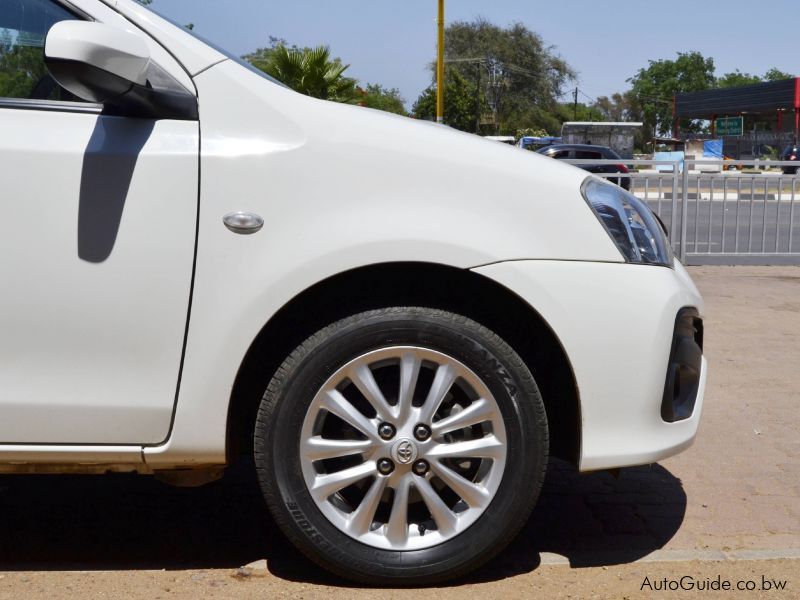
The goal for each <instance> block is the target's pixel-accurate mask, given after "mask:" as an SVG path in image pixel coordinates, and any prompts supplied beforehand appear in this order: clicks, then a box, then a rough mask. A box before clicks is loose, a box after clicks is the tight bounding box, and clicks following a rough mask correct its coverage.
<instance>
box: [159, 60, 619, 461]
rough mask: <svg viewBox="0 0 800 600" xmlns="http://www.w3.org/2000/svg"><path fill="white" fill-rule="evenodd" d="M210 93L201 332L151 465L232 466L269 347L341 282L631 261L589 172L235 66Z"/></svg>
mask: <svg viewBox="0 0 800 600" xmlns="http://www.w3.org/2000/svg"><path fill="white" fill-rule="evenodd" d="M196 84H197V86H198V90H199V94H200V97H201V98H202V102H201V108H200V118H201V121H202V123H203V126H202V136H203V139H202V147H203V157H202V169H201V172H202V182H201V189H202V200H201V202H202V210H201V214H200V234H199V240H200V243H199V247H198V259H197V265H198V269H197V276H196V279H195V296H194V303H193V306H192V320H191V324H190V328H189V337H188V341H187V354H186V362H185V366H184V372H183V377H182V383H181V392H180V397H179V399H178V406H177V413H176V419H175V428H174V430H173V434H172V439H171V440H170V444H169V445H168V446H167V447H165V448H158V449H154V448H148V449H146V450H145V456H146V459H147V462H148V464H151V465H155V464H157V461H158V462H160V461H161V460H166V461H167V462H168V463H172V461H174V460H175V459H176V457H181V458H182V459H185V461H186V462H187V463H190V464H194V463H197V464H203V463H207V462H209V461H210V460H212V459H213V457H215V456H219V455H220V453H221V452H222V451H223V450H224V447H225V446H224V444H225V427H226V418H225V417H226V415H227V412H228V399H229V397H230V390H231V388H232V386H233V382H234V380H235V377H236V374H237V372H238V369H239V365H240V364H241V360H242V358H243V357H244V355H245V353H246V352H247V349H248V348H249V347H250V344H251V343H252V342H253V339H254V337H255V334H256V333H257V332H258V331H259V330H260V329H261V327H262V326H263V325H265V324H266V323H267V321H268V320H269V318H270V317H271V316H272V315H273V314H275V313H276V312H277V311H278V310H279V309H280V308H281V307H282V306H283V305H284V304H286V303H287V302H288V301H289V300H291V299H292V298H293V297H295V296H296V295H298V294H299V293H300V292H302V291H304V290H305V289H307V288H309V287H311V286H312V285H314V284H315V283H317V282H319V281H322V280H324V279H326V278H328V277H330V276H332V275H336V274H337V273H341V272H344V271H348V270H350V269H354V268H357V267H361V266H365V265H369V264H379V263H387V262H404V261H410V262H414V261H419V262H430V263H438V264H443V265H448V266H454V267H460V268H469V267H472V266H476V265H481V264H488V263H493V262H497V261H501V260H508V259H523V258H534V259H556V258H562V259H566V260H603V261H616V262H621V261H622V257H621V255H620V254H619V251H618V250H617V249H616V248H615V247H614V245H613V244H612V243H611V240H610V239H609V237H608V235H607V234H606V232H605V231H604V230H603V229H602V227H598V223H597V219H596V217H595V216H594V215H593V214H592V213H591V211H589V210H588V209H587V206H586V203H585V201H584V200H583V198H582V197H581V195H580V185H581V182H582V181H583V180H584V179H585V177H586V174H585V173H584V172H581V171H579V170H577V169H571V168H568V167H565V166H564V165H562V164H560V163H558V162H556V161H552V160H551V161H548V160H547V159H544V158H543V157H539V156H536V155H534V154H532V153H522V152H519V151H517V150H515V149H513V148H510V147H505V146H502V145H500V144H495V143H492V142H490V141H486V140H482V139H480V138H478V137H476V136H472V135H469V134H463V133H460V132H455V131H453V130H451V129H448V128H442V127H438V126H435V125H430V124H424V123H417V122H414V121H411V120H409V119H406V118H402V117H391V116H388V115H384V114H382V113H379V112H377V111H372V110H368V109H362V108H359V107H351V106H344V105H339V104H334V103H330V102H323V101H320V100H313V99H309V98H306V97H304V96H300V95H298V94H296V93H294V92H292V91H290V90H287V89H284V88H282V87H280V86H277V85H275V84H273V83H271V82H269V81H267V80H264V79H262V78H260V77H258V76H256V75H254V74H252V73H250V72H249V71H247V70H246V69H243V68H242V67H240V66H239V65H236V64H235V63H232V62H224V63H221V64H219V65H217V66H214V67H212V68H211V69H209V70H207V71H205V72H204V73H203V74H201V75H200V76H199V77H197V78H196ZM233 89H235V90H237V92H236V94H235V97H236V109H235V110H231V90H233ZM383 140H391V144H389V145H388V146H387V145H385V144H384V143H383ZM455 156H457V157H458V160H454V158H453V157H455ZM308 170H311V171H313V172H311V173H309V172H307V171H308ZM444 173H447V176H443V174H444ZM331 187H333V189H335V190H336V189H338V190H339V191H338V192H337V193H334V194H333V195H332V194H331V193H330V191H329V190H330V189H331ZM526 190H529V191H526ZM236 210H246V211H253V212H256V213H258V214H260V215H261V216H263V217H264V218H265V221H266V223H265V225H264V228H263V229H262V230H261V231H260V232H259V233H258V234H257V235H255V236H247V237H243V236H236V235H234V234H232V233H231V232H230V231H228V230H227V229H225V227H223V224H222V217H223V215H225V214H227V213H229V212H232V211H236ZM565 231H567V232H575V237H573V236H571V235H564V232H565ZM212 441H213V443H212V444H209V442H212Z"/></svg>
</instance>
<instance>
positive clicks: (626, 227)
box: [581, 177, 674, 267]
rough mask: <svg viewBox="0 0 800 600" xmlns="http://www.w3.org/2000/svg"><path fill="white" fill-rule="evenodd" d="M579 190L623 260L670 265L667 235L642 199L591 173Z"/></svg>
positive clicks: (671, 256) (671, 257) (670, 258)
mask: <svg viewBox="0 0 800 600" xmlns="http://www.w3.org/2000/svg"><path fill="white" fill-rule="evenodd" d="M581 192H582V193H583V197H584V198H586V202H588V203H589V206H590V207H591V208H592V210H593V211H594V212H595V214H596V215H597V217H598V218H599V219H600V222H601V223H602V224H603V226H604V227H605V228H606V231H608V234H609V235H610V236H611V239H612V240H614V243H615V244H616V245H617V248H619V250H620V252H622V256H624V257H625V260H626V261H627V262H630V263H640V264H646V265H663V266H666V267H672V266H674V257H673V254H672V247H671V246H670V244H669V240H668V239H667V235H666V233H665V232H664V230H663V228H662V227H661V224H660V223H659V221H658V218H657V217H656V216H655V215H654V214H653V211H652V210H650V207H648V206H647V205H646V204H645V203H644V202H642V201H641V200H639V199H638V198H637V197H636V196H634V195H633V194H631V193H629V192H626V191H625V190H623V189H622V188H621V187H619V186H616V185H614V184H612V183H608V182H605V181H601V180H599V179H597V178H594V177H590V178H589V179H587V180H586V181H585V182H584V183H583V188H582V189H581Z"/></svg>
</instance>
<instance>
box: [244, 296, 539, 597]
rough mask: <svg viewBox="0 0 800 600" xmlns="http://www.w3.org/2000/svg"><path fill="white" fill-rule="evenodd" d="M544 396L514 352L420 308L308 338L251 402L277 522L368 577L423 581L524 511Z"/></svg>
mask: <svg viewBox="0 0 800 600" xmlns="http://www.w3.org/2000/svg"><path fill="white" fill-rule="evenodd" d="M547 452H548V432H547V420H546V417H545V412H544V406H543V404H542V400H541V397H540V395H539V391H538V389H537V387H536V383H535V382H534V380H533V377H532V376H531V373H530V371H529V370H528V368H527V367H526V366H525V364H524V363H523V362H522V360H521V359H520V357H519V356H518V355H517V354H516V353H515V352H514V350H513V349H512V348H511V347H510V346H509V345H508V344H506V343H505V342H504V341H503V340H502V339H500V338H499V337H498V336H497V335H496V334H494V333H493V332H491V331H489V330H488V329H486V328H485V327H482V326H481V325H479V324H478V323H475V322H474V321H471V320H469V319H467V318H465V317H462V316H458V315H455V314H452V313H448V312H444V311H439V310H433V309H427V308H413V307H412V308H390V309H383V310H377V311H371V312H367V313H362V314H359V315H355V316H352V317H349V318H347V319H344V320H342V321H339V322H337V323H335V324H333V325H331V326H329V327H327V328H325V329H323V330H321V331H319V332H318V333H316V334H315V335H313V336H311V337H310V338H309V339H308V340H306V341H305V342H304V343H303V344H301V345H300V346H299V347H298V348H297V349H296V350H295V351H294V352H293V353H292V354H291V355H290V356H289V358H287V359H286V361H285V362H284V364H283V365H282V366H281V367H280V368H279V369H278V371H277V372H276V374H275V376H274V378H273V379H272V381H271V382H270V384H269V387H268V389H267V391H266V393H265V394H264V398H263V401H262V404H261V407H260V410H259V414H258V419H257V423H256V431H255V460H256V468H257V470H258V477H259V481H260V483H261V487H262V490H263V492H264V496H265V499H266V502H267V504H268V506H269V508H270V510H271V512H272V514H273V516H274V518H275V520H276V522H277V523H278V525H279V526H280V527H281V529H282V530H283V531H284V533H285V534H286V535H287V536H288V537H289V539H290V540H291V541H292V542H293V543H294V544H295V545H296V546H297V547H298V548H299V549H300V550H302V551H303V552H304V553H305V554H306V555H307V556H309V557H310V558H311V559H313V560H314V561H316V562H317V563H319V564H321V565H322V566H323V567H325V568H326V569H328V570H330V571H332V572H334V573H336V574H338V575H341V576H343V577H346V578H349V579H352V580H356V581H360V582H367V583H372V584H375V583H382V584H406V585H407V584H430V583H434V582H437V581H441V580H443V579H448V578H451V577H456V576H459V575H462V574H464V573H466V572H468V571H469V570H471V569H474V568H475V567H477V566H478V565H480V564H482V563H483V562H485V561H487V560H489V559H490V558H491V557H492V556H494V555H495V554H496V553H497V552H498V551H499V550H501V549H502V548H503V547H504V546H505V545H506V544H507V543H508V542H509V541H510V540H511V539H512V538H513V536H514V535H515V534H516V533H517V532H518V531H519V529H520V528H521V527H522V525H524V523H525V520H526V517H527V516H528V514H529V513H530V511H531V510H532V508H533V505H534V504H535V502H536V499H537V497H538V493H539V489H540V487H541V484H542V481H543V478H544V471H545V468H546V463H547Z"/></svg>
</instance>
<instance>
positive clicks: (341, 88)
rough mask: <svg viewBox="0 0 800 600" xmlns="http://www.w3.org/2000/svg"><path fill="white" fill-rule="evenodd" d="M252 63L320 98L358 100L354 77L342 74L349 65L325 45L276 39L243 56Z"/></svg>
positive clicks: (303, 92)
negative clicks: (291, 44) (290, 43)
mask: <svg viewBox="0 0 800 600" xmlns="http://www.w3.org/2000/svg"><path fill="white" fill-rule="evenodd" d="M245 58H246V59H247V60H250V62H251V63H252V64H253V66H255V67H256V68H259V69H261V70H262V71H264V72H265V73H267V74H268V75H271V76H272V77H274V78H275V79H277V80H278V81H281V82H283V83H285V84H286V85H288V86H289V87H290V88H292V89H293V90H295V91H297V92H300V93H301V94H305V95H306V96H311V97H312V98H320V99H322V100H333V101H335V102H347V103H353V102H356V101H357V100H358V96H357V92H356V80H355V79H351V78H350V77H345V75H344V72H345V71H346V70H347V69H348V68H349V67H350V65H345V64H342V61H341V60H340V59H338V58H331V51H330V48H329V47H328V46H317V47H316V48H302V49H301V48H297V47H292V48H288V47H287V46H286V45H285V44H284V43H282V42H279V43H277V44H276V45H275V46H274V47H273V48H268V49H261V50H257V51H256V53H254V54H253V55H250V56H247V57H245Z"/></svg>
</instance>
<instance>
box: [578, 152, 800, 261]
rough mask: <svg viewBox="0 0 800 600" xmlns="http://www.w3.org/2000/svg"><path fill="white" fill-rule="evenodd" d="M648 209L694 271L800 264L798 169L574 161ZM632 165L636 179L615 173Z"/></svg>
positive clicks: (773, 164)
mask: <svg viewBox="0 0 800 600" xmlns="http://www.w3.org/2000/svg"><path fill="white" fill-rule="evenodd" d="M569 162H570V163H572V164H574V165H576V166H580V167H583V168H586V169H591V170H592V171H593V172H594V171H596V170H598V169H597V168H598V167H599V168H603V169H608V170H609V171H614V172H609V173H595V174H596V175H598V176H599V177H604V178H607V179H611V180H612V181H614V182H617V181H619V180H622V181H621V182H622V183H626V184H628V185H629V187H630V191H631V192H632V193H633V194H635V195H636V196H637V197H639V198H640V199H642V200H644V201H645V202H647V204H648V205H649V206H650V207H651V208H652V209H653V211H654V212H655V213H656V214H657V215H658V216H659V218H661V220H662V222H663V223H664V224H665V226H666V227H667V230H668V231H669V234H670V240H671V241H672V245H673V249H674V250H675V254H676V255H677V256H679V257H680V259H681V261H682V262H684V263H685V264H690V265H701V264H727V265H735V264H749V265H772V264H784V265H785V264H791V265H800V215H798V216H796V215H795V213H796V212H798V210H800V207H798V209H796V208H795V205H796V204H798V203H800V174H797V172H796V171H795V173H794V174H787V173H784V172H783V171H782V170H781V169H782V168H783V167H788V168H790V169H796V168H797V167H798V162H785V161H784V162H780V161H754V160H734V161H724V162H723V161H720V160H686V161H675V162H671V161H655V160H625V159H620V160H595V159H587V160H570V161H569ZM618 165H625V166H626V167H627V168H628V169H629V172H627V173H624V172H620V171H621V170H620V169H616V168H611V169H609V167H615V166H618Z"/></svg>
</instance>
